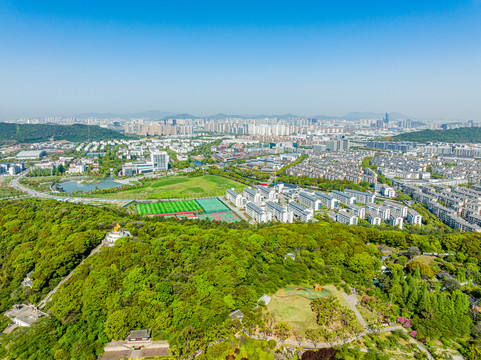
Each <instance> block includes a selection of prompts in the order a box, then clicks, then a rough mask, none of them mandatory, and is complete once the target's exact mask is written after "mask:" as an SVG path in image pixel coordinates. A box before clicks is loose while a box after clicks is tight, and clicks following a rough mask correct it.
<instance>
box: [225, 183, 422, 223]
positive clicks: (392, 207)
mask: <svg viewBox="0 0 481 360" xmlns="http://www.w3.org/2000/svg"><path fill="white" fill-rule="evenodd" d="M226 198H227V200H228V201H230V202H231V203H232V204H234V205H235V206H236V207H238V208H245V211H246V214H247V215H248V216H250V217H251V218H252V219H253V220H254V221H256V222H268V221H277V222H292V221H294V220H298V221H304V222H306V221H309V220H314V214H315V212H316V211H319V210H323V209H327V210H328V211H329V212H328V215H329V216H330V217H331V218H332V219H334V220H335V221H337V222H340V223H343V224H348V225H357V224H358V221H359V219H367V221H368V222H369V223H370V224H372V225H381V224H382V223H384V222H388V223H390V224H392V225H393V226H398V227H400V228H402V227H403V223H404V221H407V222H408V223H410V224H415V225H421V224H422V217H421V215H419V214H418V213H417V212H416V211H415V210H413V209H411V208H408V207H407V206H405V205H403V204H399V203H396V202H393V201H385V202H384V203H383V204H382V205H379V204H376V195H374V194H371V193H368V192H363V191H356V190H350V189H346V190H345V191H337V190H334V191H332V192H331V193H329V194H326V193H323V192H320V191H310V190H307V189H303V188H300V187H297V186H292V185H286V184H277V185H275V186H273V187H267V186H258V187H256V188H245V189H244V191H243V193H242V194H240V193H237V192H236V191H234V190H233V189H229V190H227V192H226ZM282 198H285V199H287V201H288V202H287V203H286V204H284V205H283V204H282V201H280V199H282ZM341 204H342V205H341Z"/></svg>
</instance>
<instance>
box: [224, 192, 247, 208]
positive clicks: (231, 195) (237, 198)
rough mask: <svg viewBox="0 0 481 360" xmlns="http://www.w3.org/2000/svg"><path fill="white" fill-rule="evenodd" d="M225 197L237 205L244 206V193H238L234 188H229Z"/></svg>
mask: <svg viewBox="0 0 481 360" xmlns="http://www.w3.org/2000/svg"><path fill="white" fill-rule="evenodd" d="M225 197H226V198H227V200H228V201H230V202H231V203H232V204H234V205H235V206H237V207H243V206H244V198H243V197H242V194H238V193H237V192H236V191H235V190H234V189H227V191H226V194H225Z"/></svg>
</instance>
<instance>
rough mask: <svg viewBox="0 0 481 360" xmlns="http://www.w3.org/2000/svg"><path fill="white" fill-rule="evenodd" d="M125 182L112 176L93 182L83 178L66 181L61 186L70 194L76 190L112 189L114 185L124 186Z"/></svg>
mask: <svg viewBox="0 0 481 360" xmlns="http://www.w3.org/2000/svg"><path fill="white" fill-rule="evenodd" d="M122 185H123V184H121V183H119V182H117V181H114V180H113V179H112V178H110V179H105V180H101V181H100V182H96V183H92V184H84V183H82V181H81V180H78V181H65V182H62V183H60V184H59V187H60V188H62V189H63V191H65V192H66V193H68V194H72V193H74V192H76V191H81V192H87V191H90V190H96V189H110V188H114V187H119V186H122Z"/></svg>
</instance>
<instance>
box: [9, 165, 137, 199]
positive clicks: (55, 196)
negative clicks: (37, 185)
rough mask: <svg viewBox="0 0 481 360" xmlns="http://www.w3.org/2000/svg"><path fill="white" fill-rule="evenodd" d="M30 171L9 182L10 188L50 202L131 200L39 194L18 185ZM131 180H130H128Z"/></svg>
mask: <svg viewBox="0 0 481 360" xmlns="http://www.w3.org/2000/svg"><path fill="white" fill-rule="evenodd" d="M29 171H30V169H27V170H25V171H23V172H21V173H20V174H19V175H18V176H16V177H15V178H14V179H12V181H11V182H10V186H11V187H13V188H15V189H17V190H20V191H23V192H25V193H27V194H28V196H30V197H37V198H41V199H52V200H59V201H65V200H69V201H95V202H106V203H117V202H130V201H132V200H131V199H130V200H129V199H101V198H90V197H89V198H79V197H69V196H59V195H51V194H46V193H43V192H39V191H37V190H34V189H31V188H29V187H26V186H24V185H22V184H20V180H21V179H23V178H24V177H25V176H27V175H28V173H29ZM130 180H132V179H130Z"/></svg>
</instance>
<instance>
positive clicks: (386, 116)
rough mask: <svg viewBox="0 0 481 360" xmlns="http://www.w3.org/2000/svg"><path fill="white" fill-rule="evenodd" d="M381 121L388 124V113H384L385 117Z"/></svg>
mask: <svg viewBox="0 0 481 360" xmlns="http://www.w3.org/2000/svg"><path fill="white" fill-rule="evenodd" d="M383 121H384V123H385V124H389V113H386V115H384V119H383Z"/></svg>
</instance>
